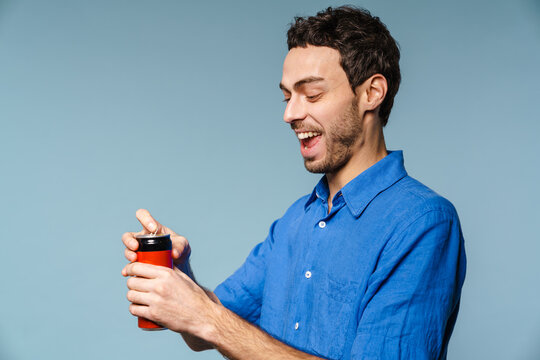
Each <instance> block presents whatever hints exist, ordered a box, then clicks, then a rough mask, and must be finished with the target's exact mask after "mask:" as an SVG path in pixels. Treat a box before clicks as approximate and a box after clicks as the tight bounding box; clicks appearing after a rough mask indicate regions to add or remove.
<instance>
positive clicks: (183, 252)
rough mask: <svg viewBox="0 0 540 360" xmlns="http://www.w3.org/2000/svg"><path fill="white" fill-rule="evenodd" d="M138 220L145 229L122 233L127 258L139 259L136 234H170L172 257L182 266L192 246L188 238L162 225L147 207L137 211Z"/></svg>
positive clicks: (176, 263)
mask: <svg viewBox="0 0 540 360" xmlns="http://www.w3.org/2000/svg"><path fill="white" fill-rule="evenodd" d="M135 216H136V217H137V220H139V222H140V223H141V225H142V227H143V229H142V231H139V232H137V233H134V232H127V233H125V234H124V235H122V242H123V243H124V245H125V246H126V250H125V255H126V259H128V260H129V261H131V262H134V261H137V253H136V252H135V251H137V249H138V248H139V242H138V241H137V239H135V235H143V234H155V233H157V234H169V235H171V241H172V258H173V261H174V265H175V266H177V267H180V266H181V265H182V264H184V263H185V262H186V261H187V259H188V258H189V254H190V253H191V248H190V246H189V243H188V241H187V239H186V238H185V237H183V236H180V235H178V234H177V233H175V232H174V231H172V230H171V229H169V228H168V227H166V226H163V225H161V224H160V223H159V222H158V221H156V220H155V219H154V218H153V217H152V215H150V213H149V212H148V210H145V209H139V210H137V212H136V213H135Z"/></svg>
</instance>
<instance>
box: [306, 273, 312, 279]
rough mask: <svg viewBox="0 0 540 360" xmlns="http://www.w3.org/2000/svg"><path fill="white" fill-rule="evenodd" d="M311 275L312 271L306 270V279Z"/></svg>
mask: <svg viewBox="0 0 540 360" xmlns="http://www.w3.org/2000/svg"><path fill="white" fill-rule="evenodd" d="M310 277H311V271H306V279H309V278H310Z"/></svg>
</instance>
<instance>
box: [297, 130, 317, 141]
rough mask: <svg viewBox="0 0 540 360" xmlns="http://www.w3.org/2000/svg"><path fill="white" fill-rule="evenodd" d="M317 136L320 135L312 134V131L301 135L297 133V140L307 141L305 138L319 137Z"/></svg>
mask: <svg viewBox="0 0 540 360" xmlns="http://www.w3.org/2000/svg"><path fill="white" fill-rule="evenodd" d="M319 135H321V134H320V133H318V132H312V131H309V132H301V133H298V138H299V139H300V140H303V139H307V138H310V137H313V136H319Z"/></svg>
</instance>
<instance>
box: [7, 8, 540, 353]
mask: <svg viewBox="0 0 540 360" xmlns="http://www.w3.org/2000/svg"><path fill="white" fill-rule="evenodd" d="M342 4H343V3H341V2H327V1H315V0H309V1H290V0H289V1H267V2H262V1H198V2H195V1H192V2H187V1H186V2H184V1H105V0H103V1H1V2H0V120H1V128H0V129H1V130H0V134H1V141H0V157H1V164H0V165H1V170H0V171H1V178H0V181H1V182H0V185H1V186H0V195H1V197H0V199H1V200H0V201H1V207H0V219H1V228H2V232H3V236H2V237H3V239H2V241H1V247H0V254H1V261H0V270H1V273H2V280H0V284H1V287H0V319H1V321H0V358H1V359H7V360H11V359H14V360H26V359H32V360H33V359H81V360H83V359H98V358H99V359H132V360H136V359H149V358H169V359H221V356H220V355H219V354H218V353H217V352H215V351H210V352H204V353H193V352H191V351H190V350H189V349H188V347H187V346H186V345H185V344H184V343H183V341H182V340H181V338H180V336H179V335H177V334H175V333H173V332H170V331H162V332H153V333H149V332H144V331H141V330H139V329H138V328H137V324H136V319H135V318H133V317H132V316H131V315H130V314H129V312H128V304H129V303H128V301H127V299H126V297H125V296H126V291H127V288H126V285H125V281H126V280H125V279H124V278H123V277H122V276H121V274H120V270H121V269H122V267H123V266H124V265H125V264H126V260H125V258H124V254H123V245H122V243H121V240H120V237H121V235H122V233H124V232H126V231H138V229H139V225H138V223H137V221H136V219H135V211H136V210H137V209H138V208H147V209H149V210H150V211H151V212H152V214H154V215H155V216H156V218H157V219H159V220H160V221H161V222H163V223H164V224H166V225H168V226H170V227H171V228H173V229H175V230H176V231H177V232H179V233H182V234H184V235H186V236H187V237H188V238H189V240H190V242H191V246H192V249H193V253H192V265H193V268H194V270H195V273H196V275H197V278H198V280H199V281H200V282H201V283H202V284H203V285H205V286H207V287H209V288H212V289H213V288H214V287H215V286H216V285H217V284H219V283H220V282H221V281H223V280H224V279H225V278H226V277H227V276H229V275H230V274H231V273H232V272H233V271H234V270H235V269H236V268H238V267H239V266H240V265H241V263H242V262H243V261H244V259H245V257H246V256H247V255H248V252H249V251H250V250H251V248H252V247H253V246H255V245H256V244H257V243H258V242H260V241H262V240H264V238H265V237H266V234H267V231H268V228H269V226H270V224H271V222H272V221H273V220H274V219H276V218H278V217H280V216H281V215H282V214H283V213H284V211H285V210H286V208H287V207H288V206H289V205H290V204H291V203H292V202H293V201H294V200H296V199H297V198H298V197H300V196H302V195H304V194H307V193H309V192H311V190H312V187H313V186H314V185H315V183H316V182H317V181H318V179H319V177H320V176H319V175H313V174H309V173H307V172H306V170H305V169H304V167H303V162H302V159H301V156H300V153H299V145H298V141H297V140H296V139H295V137H294V135H293V134H292V132H291V130H290V128H289V126H288V125H287V124H285V123H284V122H283V121H282V115H283V110H284V108H285V105H284V104H283V103H282V102H281V100H282V94H281V91H280V90H279V89H278V83H279V81H280V79H281V67H282V61H283V59H284V57H285V55H286V53H287V48H286V30H287V28H288V24H289V23H290V22H291V21H292V20H293V17H294V16H297V15H300V16H302V15H312V14H314V13H316V12H317V11H319V10H322V9H323V8H325V7H327V6H330V5H332V6H334V5H342ZM354 4H355V5H360V6H364V7H366V8H367V9H369V10H370V11H372V13H374V14H375V15H377V16H379V17H380V18H381V19H382V20H383V22H385V23H386V24H387V25H388V28H389V30H390V31H391V33H392V35H393V36H394V37H395V39H396V40H397V41H398V42H399V44H400V46H401V51H402V60H401V69H402V76H403V81H402V86H401V88H400V90H399V93H398V95H397V98H396V103H395V106H394V109H393V111H392V115H391V117H390V121H389V124H388V126H387V127H386V129H385V133H386V139H387V145H388V148H389V149H392V150H395V149H402V150H404V155H405V164H406V167H407V170H408V172H409V174H410V175H411V176H413V177H415V178H417V179H419V180H420V181H422V182H423V183H425V184H426V185H428V186H430V187H431V188H432V189H434V190H435V191H437V192H438V193H439V194H441V195H443V196H445V197H447V198H448V199H449V200H450V201H452V202H453V204H454V205H455V206H456V208H457V210H458V213H459V215H460V218H461V221H462V227H463V233H464V236H465V241H466V250H467V255H468V273H467V279H466V281H465V285H464V288H463V296H462V300H461V310H460V314H459V317H458V321H457V323H456V327H455V331H454V334H453V337H452V339H451V341H450V346H449V351H448V358H449V359H459V360H461V359H505V360H506V359H531V360H532V359H539V358H540V345H539V344H540V342H539V340H540V307H539V298H540V280H539V277H540V276H539V275H540V261H539V258H540V256H539V255H540V241H539V240H540V236H539V235H538V234H539V231H538V223H539V220H540V211H539V205H538V204H539V203H540V196H539V194H540V192H539V190H538V185H539V184H540V166H539V165H540V161H539V159H538V153H537V143H538V139H539V136H540V117H539V115H538V113H539V111H538V101H539V99H540V90H539V89H540V87H539V80H540V71H539V69H538V68H539V65H540V3H539V2H538V1H532V0H517V1H487V0H486V1H453V2H434V1H408V2H405V1H398V0H395V1H375V0H366V1H363V2H355V3H354ZM426 316H429V314H426Z"/></svg>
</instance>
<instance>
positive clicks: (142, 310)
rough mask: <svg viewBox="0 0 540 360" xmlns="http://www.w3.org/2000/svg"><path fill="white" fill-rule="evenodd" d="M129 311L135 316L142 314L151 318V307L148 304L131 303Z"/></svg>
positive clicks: (141, 315)
mask: <svg viewBox="0 0 540 360" xmlns="http://www.w3.org/2000/svg"><path fill="white" fill-rule="evenodd" d="M129 312H130V313H131V314H133V315H135V316H140V317H143V318H145V319H148V320H152V319H149V318H150V309H149V307H148V306H146V305H137V304H131V305H129Z"/></svg>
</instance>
